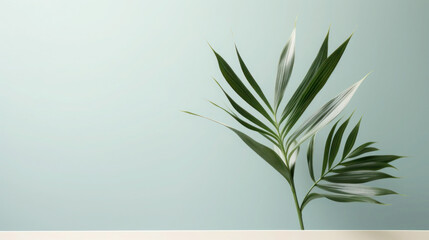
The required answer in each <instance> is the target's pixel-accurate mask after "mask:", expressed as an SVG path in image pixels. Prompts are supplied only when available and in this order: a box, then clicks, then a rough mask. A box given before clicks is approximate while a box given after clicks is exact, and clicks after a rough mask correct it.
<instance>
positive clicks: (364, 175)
mask: <svg viewBox="0 0 429 240" xmlns="http://www.w3.org/2000/svg"><path fill="white" fill-rule="evenodd" d="M384 178H394V177H393V176H392V175H389V174H387V173H383V172H377V171H355V172H344V173H339V174H335V175H331V176H327V177H325V178H324V180H326V181H328V182H333V183H364V182H370V181H375V180H378V179H384Z"/></svg>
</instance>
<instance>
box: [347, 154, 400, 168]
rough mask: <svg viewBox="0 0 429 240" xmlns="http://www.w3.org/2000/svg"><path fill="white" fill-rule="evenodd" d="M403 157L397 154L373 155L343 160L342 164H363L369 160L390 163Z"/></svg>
mask: <svg viewBox="0 0 429 240" xmlns="http://www.w3.org/2000/svg"><path fill="white" fill-rule="evenodd" d="M399 158H402V156H396V155H372V156H366V157H361V158H357V159H354V160H351V161H347V162H342V163H341V165H344V166H349V165H353V164H361V163H367V162H384V163H389V162H391V161H394V160H396V159H399Z"/></svg>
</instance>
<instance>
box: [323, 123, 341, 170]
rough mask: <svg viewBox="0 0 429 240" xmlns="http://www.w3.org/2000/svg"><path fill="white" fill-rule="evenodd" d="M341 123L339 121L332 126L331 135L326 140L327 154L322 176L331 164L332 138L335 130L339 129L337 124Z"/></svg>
mask: <svg viewBox="0 0 429 240" xmlns="http://www.w3.org/2000/svg"><path fill="white" fill-rule="evenodd" d="M339 121H340V120H338V121H337V122H336V123H335V124H334V126H332V128H331V131H330V132H329V135H328V137H327V138H326V142H325V152H324V154H323V163H322V175H323V174H324V173H325V170H326V167H327V166H328V162H329V150H330V149H331V142H332V137H333V136H334V133H335V128H336V127H337V124H338V122H339Z"/></svg>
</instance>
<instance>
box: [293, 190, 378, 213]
mask: <svg viewBox="0 0 429 240" xmlns="http://www.w3.org/2000/svg"><path fill="white" fill-rule="evenodd" d="M324 197H325V198H327V199H329V200H331V201H335V202H344V203H346V202H366V203H375V204H383V203H381V202H379V201H377V200H375V199H373V198H370V197H365V196H359V195H333V194H322V193H311V194H309V195H308V196H307V198H305V199H304V201H303V203H302V206H301V210H302V209H303V208H304V206H305V205H307V204H308V203H309V202H310V201H311V200H314V199H318V198H324Z"/></svg>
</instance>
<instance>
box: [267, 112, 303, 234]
mask: <svg viewBox="0 0 429 240" xmlns="http://www.w3.org/2000/svg"><path fill="white" fill-rule="evenodd" d="M274 122H275V128H276V131H277V134H278V136H279V138H278V142H279V146H280V151H281V152H282V154H283V156H284V158H285V163H286V167H287V168H288V171H290V169H289V163H288V161H287V157H288V156H287V153H286V150H285V147H284V143H283V139H282V137H281V136H282V134H281V133H280V124H279V123H278V122H277V118H276V114H274ZM290 189H291V191H292V195H293V200H294V201H295V208H296V213H297V214H298V220H299V226H300V228H301V230H304V222H303V220H302V211H301V207H300V206H299V202H298V197H297V194H296V190H295V182H294V181H293V178H292V179H291V182H290Z"/></svg>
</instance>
